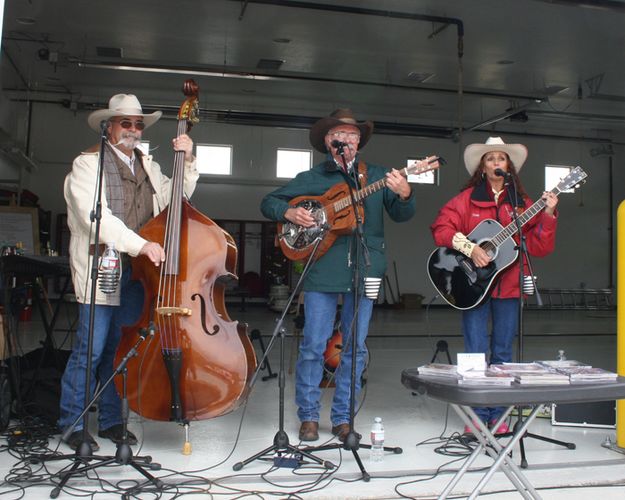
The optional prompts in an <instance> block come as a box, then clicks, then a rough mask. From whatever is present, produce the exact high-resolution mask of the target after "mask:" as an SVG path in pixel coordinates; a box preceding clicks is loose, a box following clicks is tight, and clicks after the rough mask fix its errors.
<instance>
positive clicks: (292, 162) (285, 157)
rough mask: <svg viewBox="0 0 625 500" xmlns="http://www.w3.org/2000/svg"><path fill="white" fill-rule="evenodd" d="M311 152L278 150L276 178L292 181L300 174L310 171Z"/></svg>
mask: <svg viewBox="0 0 625 500" xmlns="http://www.w3.org/2000/svg"><path fill="white" fill-rule="evenodd" d="M311 163H312V151H310V150H307V149H278V160H277V163H276V177H283V178H288V179H292V178H293V177H295V176H296V175H297V174H299V173H300V172H305V171H306V170H310V166H311Z"/></svg>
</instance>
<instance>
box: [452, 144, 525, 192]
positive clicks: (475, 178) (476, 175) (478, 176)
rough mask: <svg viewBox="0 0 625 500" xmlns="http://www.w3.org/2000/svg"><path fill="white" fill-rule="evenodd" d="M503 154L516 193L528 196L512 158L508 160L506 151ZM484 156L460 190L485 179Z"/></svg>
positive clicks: (473, 185)
mask: <svg viewBox="0 0 625 500" xmlns="http://www.w3.org/2000/svg"><path fill="white" fill-rule="evenodd" d="M486 154H487V153H485V154H484V156H486ZM505 155H506V158H507V159H508V172H510V174H511V175H512V179H513V180H514V185H515V186H516V188H517V191H518V193H519V194H520V195H521V196H522V197H523V198H528V196H527V193H526V192H525V188H524V187H523V184H522V183H521V179H520V178H519V175H518V174H517V171H516V168H514V164H513V163H512V160H510V157H509V156H508V154H507V153H505ZM484 156H482V158H481V159H480V164H479V165H478V167H477V168H476V169H475V172H473V175H472V176H471V178H470V179H469V180H468V181H467V182H466V184H465V185H464V186H462V189H461V191H464V190H465V189H468V188H471V187H475V186H477V185H478V184H481V183H482V182H484V181H485V180H486V175H485V174H484Z"/></svg>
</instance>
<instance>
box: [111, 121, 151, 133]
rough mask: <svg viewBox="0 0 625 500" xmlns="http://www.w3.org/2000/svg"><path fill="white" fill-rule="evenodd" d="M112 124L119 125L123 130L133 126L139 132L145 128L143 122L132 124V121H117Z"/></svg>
mask: <svg viewBox="0 0 625 500" xmlns="http://www.w3.org/2000/svg"><path fill="white" fill-rule="evenodd" d="M113 123H119V125H120V126H121V128H125V129H129V128H130V127H132V126H133V125H134V127H135V128H136V129H137V130H139V131H141V130H143V129H144V128H145V123H144V122H133V121H132V120H119V121H116V122H113Z"/></svg>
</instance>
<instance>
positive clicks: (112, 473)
mask: <svg viewBox="0 0 625 500" xmlns="http://www.w3.org/2000/svg"><path fill="white" fill-rule="evenodd" d="M228 313H229V314H230V316H231V317H232V318H233V319H235V320H238V321H241V322H246V323H248V325H249V329H250V330H252V329H258V330H260V332H261V334H262V335H263V337H264V341H265V344H268V343H269V341H270V338H269V336H270V335H271V334H272V332H273V331H274V329H275V324H276V320H277V319H278V317H279V313H277V312H274V311H270V310H268V309H267V308H266V307H265V306H260V305H248V307H247V308H246V310H245V311H241V310H240V306H239V304H238V303H234V304H229V306H228ZM293 318H294V316H293V315H288V316H287V317H286V319H285V321H284V323H283V326H284V327H285V331H286V334H287V338H286V342H285V344H286V352H285V357H286V371H287V374H286V386H285V393H286V397H285V412H284V416H285V424H284V425H285V431H286V432H287V434H288V436H289V438H290V441H291V443H292V444H295V445H297V444H298V443H297V431H298V428H299V422H298V420H297V416H296V409H295V405H294V402H293V399H294V397H293V392H294V388H293V374H292V370H290V368H292V363H293V360H294V357H295V350H294V349H293V348H292V346H293V345H294V338H293V336H294V334H295V333H296V332H295V330H294V322H293ZM71 319H72V315H71V311H69V312H68V314H67V315H62V316H61V321H60V322H59V327H60V328H64V327H65V323H68V324H69V323H70V322H71ZM459 321H460V314H459V313H458V312H457V311H455V310H451V309H449V308H441V307H439V308H430V310H429V311H428V310H426V309H418V310H401V309H392V308H388V309H385V308H376V309H375V311H374V317H373V321H372V324H371V328H370V338H369V341H368V345H369V348H370V353H371V359H370V364H369V367H368V371H367V376H368V382H367V384H366V390H364V391H363V393H362V395H361V398H360V399H359V402H358V406H359V408H360V409H359V412H358V414H357V416H356V421H355V427H356V430H358V431H360V432H361V433H362V434H363V435H364V437H363V443H368V433H369V429H370V427H371V423H372V422H373V419H374V417H376V416H381V417H382V418H383V421H384V423H385V427H386V444H387V445H389V446H393V447H401V448H402V449H403V453H401V454H387V455H386V456H385V459H384V461H383V462H381V463H370V462H369V460H368V450H364V449H362V450H359V452H358V454H359V457H360V458H362V461H363V464H364V466H365V468H366V470H367V471H368V472H369V473H370V474H371V481H370V482H365V481H363V480H362V479H361V474H360V471H359V468H358V466H357V463H356V460H355V457H354V456H353V454H352V452H351V451H345V450H341V449H340V448H339V449H335V450H331V451H323V452H318V453H316V455H317V456H318V457H319V458H321V459H322V460H328V461H331V462H333V463H334V464H336V465H338V468H337V469H335V470H334V471H331V472H327V471H324V470H323V469H322V468H320V467H319V466H316V465H305V466H303V467H300V468H299V469H295V470H293V469H290V468H278V469H272V468H271V464H270V463H269V462H266V461H259V460H255V461H253V462H252V463H250V464H249V465H247V466H245V467H244V468H243V469H242V470H241V471H238V472H235V471H233V468H232V467H233V465H234V464H235V463H237V462H239V461H242V460H244V459H246V458H248V457H250V456H252V455H254V454H255V453H257V452H259V451H260V450H262V449H264V448H265V447H268V446H270V445H271V444H272V442H273V438H274V435H275V433H276V431H277V430H278V422H279V420H278V415H279V405H278V381H277V379H271V380H267V381H261V380H259V381H258V382H257V383H256V384H255V386H254V388H253V390H252V391H251V394H250V396H249V397H248V399H247V401H246V404H245V405H244V406H242V407H241V408H240V409H238V410H237V411H235V412H233V413H230V414H228V415H225V416H223V417H219V418H215V419H211V420H204V421H195V422H191V444H192V447H193V451H192V453H191V454H190V455H184V454H182V446H183V443H184V433H183V429H182V428H181V427H180V426H178V425H176V424H174V423H169V422H155V421H150V420H146V419H143V418H142V417H140V416H139V415H135V414H133V415H132V417H131V423H130V426H131V429H132V430H133V431H134V432H135V433H136V434H137V436H138V437H139V439H140V443H139V446H138V447H136V448H135V450H134V451H135V454H140V455H145V454H149V455H150V456H152V458H153V460H154V461H155V462H158V463H160V464H161V465H162V467H163V470H161V471H155V472H153V473H154V474H155V475H157V476H159V477H161V478H162V479H163V481H164V482H165V483H166V484H168V485H169V487H170V490H169V492H168V493H166V494H165V495H164V496H163V498H173V492H174V489H173V488H178V490H177V491H178V493H179V494H183V495H191V494H200V495H201V498H211V495H214V496H215V497H219V496H225V497H226V498H243V497H250V498H252V497H254V494H251V493H250V494H249V495H248V494H246V493H245V492H256V493H255V497H256V498H287V497H289V498H297V497H301V498H314V499H338V498H350V499H387V498H400V495H402V496H405V497H408V498H433V497H436V496H437V495H438V494H439V493H440V492H441V491H442V490H443V488H444V486H445V484H446V483H447V482H448V481H449V479H450V475H449V471H450V470H453V469H456V468H457V467H459V465H458V462H453V463H452V460H454V457H449V456H444V455H441V454H438V453H436V452H435V448H436V446H435V445H420V446H417V444H418V443H421V442H423V441H425V440H428V439H433V438H438V437H439V436H441V435H444V436H450V435H451V434H452V433H454V432H461V431H462V423H461V421H460V419H459V417H457V416H456V415H455V414H454V412H453V411H451V410H450V409H449V408H448V407H447V406H446V405H445V404H443V403H441V402H439V401H434V400H431V399H428V398H427V397H424V396H414V395H413V394H411V392H410V391H408V390H407V389H406V388H405V387H403V386H402V384H401V383H400V376H401V372H402V370H403V369H405V368H409V367H415V366H419V365H421V364H424V363H426V362H428V361H430V359H431V358H432V355H433V353H434V351H435V347H436V343H437V342H438V341H439V340H446V341H447V342H448V344H449V349H450V352H451V354H452V357H454V361H455V353H457V352H459V351H461V350H462V337H461V335H460V323H459ZM63 335H64V334H63V333H57V334H56V335H55V337H56V338H57V340H58V342H59V343H60V342H61V339H62V337H63ZM18 336H19V337H20V345H21V347H22V348H23V349H25V350H28V349H30V348H32V347H33V346H35V345H36V343H37V340H38V339H39V338H40V337H41V336H42V334H41V324H39V323H37V321H35V320H33V321H32V322H31V323H30V324H22V325H21V328H20V331H19V333H18ZM256 347H257V349H258V344H257V345H256ZM615 348H616V315H615V312H614V311H546V310H527V311H525V314H524V343H523V358H524V359H525V360H528V361H529V360H534V359H551V358H555V356H556V355H557V352H558V350H560V349H563V350H564V351H565V353H566V355H567V356H568V357H569V358H570V359H579V360H581V361H585V362H587V363H589V364H592V365H594V366H601V367H603V368H607V369H612V370H613V369H615V367H616V351H615ZM441 359H444V358H441V357H440V356H439V360H441ZM269 361H270V364H271V368H272V370H273V371H277V370H278V365H279V349H278V343H276V345H275V346H274V348H273V349H272V350H271V352H270V355H269ZM331 396H332V390H331V389H326V390H324V395H323V400H322V401H323V405H324V408H323V413H322V419H321V422H320V432H321V441H320V442H328V441H329V442H334V441H332V436H331V434H330V425H331V424H330V420H329V404H330V401H331ZM93 423H95V421H94V422H93ZM532 431H533V432H536V433H540V434H543V435H546V436H549V437H553V438H555V439H560V440H564V441H571V442H574V443H575V444H576V445H577V449H575V450H569V449H566V448H562V447H558V446H554V445H551V444H548V443H544V442H541V441H536V440H526V450H527V456H528V461H529V464H530V467H529V468H528V469H527V471H526V476H527V477H528V478H529V480H530V481H531V482H532V483H533V484H534V485H535V486H536V487H537V488H539V493H540V494H541V496H542V497H543V498H545V499H564V498H566V499H577V498H579V499H581V498H584V499H586V498H599V497H601V498H602V499H604V500H609V499H613V498H614V499H616V498H619V499H620V498H623V497H624V496H625V486H624V485H625V467H624V466H625V455H622V454H620V453H617V452H615V451H612V450H609V449H607V448H605V447H602V446H601V445H602V443H603V442H604V441H605V440H606V438H610V439H611V440H613V441H614V439H615V430H614V429H610V428H591V427H571V426H554V425H552V423H551V420H550V419H549V418H540V419H538V420H537V421H536V422H535V423H534V424H533V425H532ZM94 432H95V429H94ZM99 442H100V444H101V446H102V448H101V451H100V453H101V454H110V453H114V452H115V449H114V446H113V444H112V443H110V442H104V441H103V440H102V439H99ZM50 447H51V448H52V449H55V448H57V447H58V450H59V451H61V452H67V451H68V449H67V448H66V447H65V445H63V444H59V443H58V440H53V441H52V442H51V443H50ZM0 456H1V460H0V476H1V477H4V476H5V475H6V473H7V472H8V470H9V468H10V467H12V466H13V465H14V459H13V457H12V456H10V455H8V454H7V453H6V452H4V453H3V454H2V455H0ZM514 457H515V458H517V459H518V454H517V453H515V454H514ZM69 464H70V461H69V460H66V461H60V462H55V463H49V464H48V469H49V470H51V471H52V472H57V471H59V470H60V469H61V468H63V467H67V466H68V465H69ZM488 464H489V459H488V458H487V457H481V458H480V459H479V460H478V461H477V463H476V464H475V466H474V468H473V469H472V472H470V473H469V474H468V475H467V476H465V478H464V479H463V480H462V481H461V483H460V484H459V485H458V486H457V488H456V490H455V491H454V497H466V496H467V495H468V494H469V492H470V491H471V490H472V488H473V487H474V486H475V484H477V481H478V480H479V477H480V474H479V471H477V470H475V469H477V468H481V467H485V466H487V465H488ZM439 469H440V471H439ZM97 476H98V477H99V478H100V479H105V480H107V481H110V482H111V483H113V484H119V485H121V486H123V487H129V485H130V484H134V482H141V481H142V478H141V476H140V475H139V474H138V473H137V472H136V471H135V470H134V469H132V468H131V467H128V466H122V465H117V466H112V467H107V468H105V469H100V470H99V471H98V472H97ZM615 484H616V485H620V486H614V485H615ZM68 485H69V486H70V487H69V488H68V489H66V490H64V491H63V492H61V494H60V497H59V498H63V499H66V498H70V497H71V496H72V495H75V494H78V493H79V491H78V490H80V491H81V492H83V493H81V494H84V491H85V490H86V491H91V492H94V491H100V492H101V491H103V488H104V489H105V490H106V491H107V492H106V493H99V494H96V498H117V496H118V494H117V493H113V492H112V490H113V488H112V486H110V485H109V486H103V483H101V482H100V481H99V480H98V479H96V478H95V473H92V474H90V475H89V476H88V477H85V476H79V477H74V478H72V479H71V480H70V481H69V483H68ZM50 490H51V483H49V482H44V483H42V484H41V485H40V486H38V487H37V488H36V489H28V490H27V491H26V498H45V497H47V496H48V495H49V492H50ZM8 491H9V488H8V486H7V485H6V484H5V485H4V486H3V487H2V489H0V494H2V493H5V494H6V497H7V498H17V497H18V496H17V495H13V496H11V495H12V494H10V493H8ZM148 491H149V488H148V490H146V491H144V492H142V493H140V494H138V496H137V498H151V497H152V496H154V495H152V494H150V493H148ZM486 491H487V492H491V497H493V498H497V499H499V498H501V499H507V498H518V497H519V494H518V493H517V492H516V491H515V490H514V488H513V486H512V485H511V483H510V482H509V481H508V479H507V478H506V476H505V475H504V474H503V473H501V472H498V473H496V474H495V476H494V477H493V479H492V480H491V482H490V483H489V484H488V485H487V488H486ZM289 494H291V496H289Z"/></svg>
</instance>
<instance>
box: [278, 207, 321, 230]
mask: <svg viewBox="0 0 625 500" xmlns="http://www.w3.org/2000/svg"><path fill="white" fill-rule="evenodd" d="M284 218H285V219H286V220H288V221H289V222H292V223H293V224H297V225H298V226H303V227H312V226H314V225H315V224H316V221H315V219H314V217H313V216H312V215H310V212H309V211H308V210H306V209H305V208H304V207H292V208H287V210H286V212H284Z"/></svg>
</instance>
